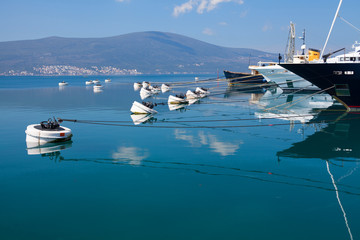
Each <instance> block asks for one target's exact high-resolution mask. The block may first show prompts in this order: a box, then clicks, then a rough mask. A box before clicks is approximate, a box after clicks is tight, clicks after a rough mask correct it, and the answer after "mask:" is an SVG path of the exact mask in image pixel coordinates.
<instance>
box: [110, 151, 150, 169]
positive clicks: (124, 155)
mask: <svg viewBox="0 0 360 240" xmlns="http://www.w3.org/2000/svg"><path fill="white" fill-rule="evenodd" d="M148 156H149V154H148V152H147V151H146V150H143V149H141V148H137V147H119V148H118V149H117V151H116V152H115V153H113V154H112V158H113V160H114V161H115V162H122V163H128V164H129V165H140V164H141V163H142V161H143V160H144V159H146V158H147V157H148Z"/></svg>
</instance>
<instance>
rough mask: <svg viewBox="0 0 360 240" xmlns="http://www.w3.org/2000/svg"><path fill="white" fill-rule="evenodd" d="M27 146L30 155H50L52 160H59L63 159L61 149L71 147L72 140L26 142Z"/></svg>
mask: <svg viewBox="0 0 360 240" xmlns="http://www.w3.org/2000/svg"><path fill="white" fill-rule="evenodd" d="M26 147H27V148H26V151H27V154H28V155H41V156H42V157H48V158H49V159H51V160H55V161H57V160H61V159H62V157H61V153H60V151H62V150H65V149H68V148H71V147H72V141H67V142H60V143H47V144H44V145H39V144H36V143H31V142H26Z"/></svg>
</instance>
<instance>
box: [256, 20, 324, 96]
mask: <svg viewBox="0 0 360 240" xmlns="http://www.w3.org/2000/svg"><path fill="white" fill-rule="evenodd" d="M301 39H303V41H304V42H303V45H302V46H301V50H302V53H298V54H295V25H294V24H293V23H290V32H289V39H288V46H287V50H286V54H285V62H287V63H308V62H312V61H314V60H318V59H319V56H320V51H319V50H316V49H311V48H309V49H308V52H307V54H305V49H306V45H305V31H304V32H303V36H302V37H301ZM279 62H280V61H279ZM249 69H250V70H252V71H257V72H259V73H260V74H262V75H263V76H264V78H265V80H266V81H268V82H273V83H276V84H277V85H278V86H279V87H281V88H282V89H284V90H295V89H304V90H319V88H318V87H317V86H315V85H313V84H312V83H310V82H308V81H306V80H305V79H303V78H301V77H299V76H298V75H296V74H294V73H292V72H290V71H288V70H286V69H284V68H283V67H281V66H280V65H279V64H278V63H276V62H259V63H258V65H256V66H249Z"/></svg>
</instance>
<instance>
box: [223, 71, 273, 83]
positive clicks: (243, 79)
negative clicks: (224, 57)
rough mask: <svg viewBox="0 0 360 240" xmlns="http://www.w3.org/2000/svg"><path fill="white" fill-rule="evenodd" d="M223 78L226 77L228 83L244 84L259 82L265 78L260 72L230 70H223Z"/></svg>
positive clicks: (263, 81) (262, 81)
mask: <svg viewBox="0 0 360 240" xmlns="http://www.w3.org/2000/svg"><path fill="white" fill-rule="evenodd" d="M224 75H225V78H226V79H228V81H229V83H230V84H236V83H246V84H261V83H265V82H266V80H265V79H264V76H262V75H261V74H256V75H252V74H250V73H241V72H230V71H226V70H225V71H224Z"/></svg>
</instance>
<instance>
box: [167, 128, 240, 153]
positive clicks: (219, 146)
mask: <svg viewBox="0 0 360 240" xmlns="http://www.w3.org/2000/svg"><path fill="white" fill-rule="evenodd" d="M174 135H175V139H178V140H184V141H187V142H189V143H190V144H191V146H192V147H203V146H209V148H210V149H211V150H212V151H213V152H215V153H218V154H220V155H221V156H229V155H235V153H236V151H237V150H238V149H239V148H240V145H241V144H243V141H241V140H237V141H236V142H237V143H234V142H225V141H220V140H219V139H218V138H217V137H216V136H215V135H213V134H210V133H205V132H204V131H199V132H198V135H197V136H196V135H191V133H189V131H186V130H183V129H175V130H174Z"/></svg>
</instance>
